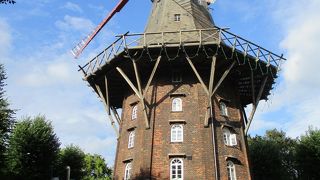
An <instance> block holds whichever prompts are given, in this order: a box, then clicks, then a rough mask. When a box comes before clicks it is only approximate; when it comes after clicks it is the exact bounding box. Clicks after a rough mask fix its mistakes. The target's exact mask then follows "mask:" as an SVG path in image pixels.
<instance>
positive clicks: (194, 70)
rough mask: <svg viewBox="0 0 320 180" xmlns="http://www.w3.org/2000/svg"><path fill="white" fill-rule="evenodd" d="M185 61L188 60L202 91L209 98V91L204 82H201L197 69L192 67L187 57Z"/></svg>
mask: <svg viewBox="0 0 320 180" xmlns="http://www.w3.org/2000/svg"><path fill="white" fill-rule="evenodd" d="M187 60H188V63H189V64H190V66H191V68H192V70H193V72H194V73H195V74H196V76H197V78H198V80H199V82H200V84H201V85H202V88H203V90H204V91H205V92H206V93H207V95H208V96H209V95H210V94H209V90H208V88H207V86H206V85H205V84H204V82H203V80H202V78H201V77H200V75H199V73H198V71H197V69H196V68H195V67H194V65H193V63H192V61H191V59H190V58H189V57H187Z"/></svg>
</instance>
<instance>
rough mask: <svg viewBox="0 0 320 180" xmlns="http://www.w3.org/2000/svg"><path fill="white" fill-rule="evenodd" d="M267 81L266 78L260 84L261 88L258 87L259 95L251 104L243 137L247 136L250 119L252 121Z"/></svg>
mask: <svg viewBox="0 0 320 180" xmlns="http://www.w3.org/2000/svg"><path fill="white" fill-rule="evenodd" d="M267 80H268V76H266V77H265V78H264V80H263V82H262V84H261V87H260V90H259V94H258V96H257V99H255V102H253V104H252V110H251V113H250V116H249V119H248V124H247V126H246V128H245V135H247V134H248V131H249V128H250V125H251V122H252V119H253V116H254V114H255V112H256V110H257V107H258V105H259V101H260V99H261V96H262V93H263V90H264V87H265V85H266V83H267Z"/></svg>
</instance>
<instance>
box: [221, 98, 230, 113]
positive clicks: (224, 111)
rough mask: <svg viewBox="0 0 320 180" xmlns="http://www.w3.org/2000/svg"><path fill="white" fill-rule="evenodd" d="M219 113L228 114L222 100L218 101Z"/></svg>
mask: <svg viewBox="0 0 320 180" xmlns="http://www.w3.org/2000/svg"><path fill="white" fill-rule="evenodd" d="M220 113H221V115H222V116H229V113H228V107H227V105H226V103H225V102H223V101H220Z"/></svg>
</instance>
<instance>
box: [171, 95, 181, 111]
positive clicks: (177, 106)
mask: <svg viewBox="0 0 320 180" xmlns="http://www.w3.org/2000/svg"><path fill="white" fill-rule="evenodd" d="M172 111H173V112H177V111H182V100H181V99H180V98H174V99H173V100H172Z"/></svg>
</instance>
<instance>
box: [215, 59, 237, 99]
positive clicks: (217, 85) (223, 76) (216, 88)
mask: <svg viewBox="0 0 320 180" xmlns="http://www.w3.org/2000/svg"><path fill="white" fill-rule="evenodd" d="M235 64H236V61H233V63H232V64H231V65H230V66H229V68H228V69H227V70H226V71H225V72H224V73H223V75H222V77H221V78H220V80H219V82H218V83H217V84H216V86H215V88H214V89H213V91H212V94H211V97H212V96H213V95H214V94H215V93H216V91H217V90H218V88H219V87H220V85H221V83H222V82H223V81H224V79H225V78H226V77H227V76H228V74H229V72H230V71H231V69H232V68H233V66H234V65H235Z"/></svg>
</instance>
